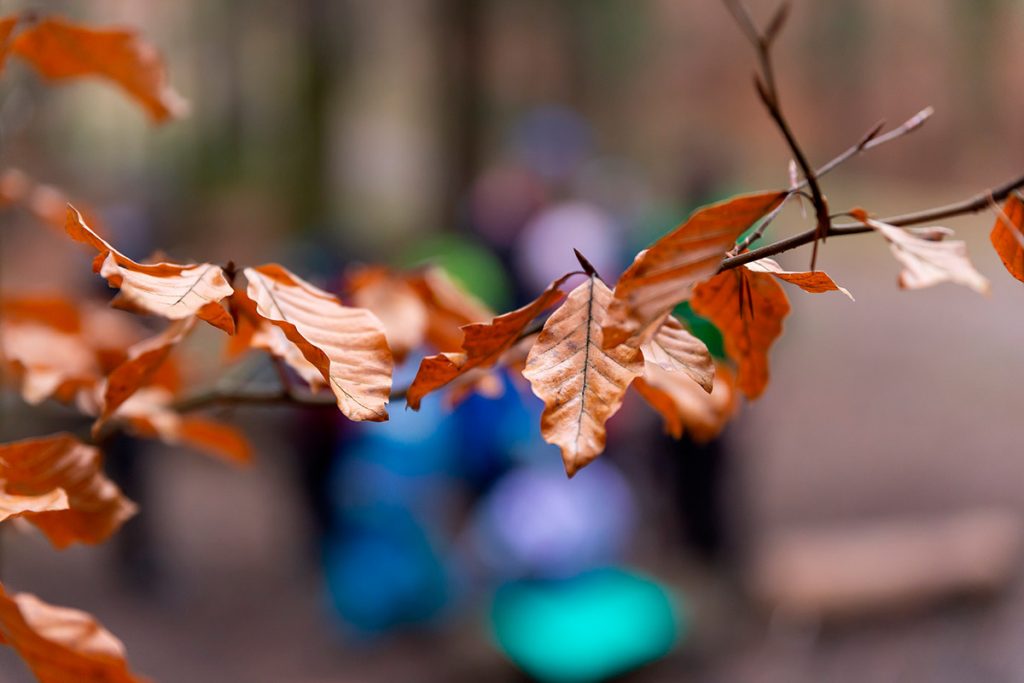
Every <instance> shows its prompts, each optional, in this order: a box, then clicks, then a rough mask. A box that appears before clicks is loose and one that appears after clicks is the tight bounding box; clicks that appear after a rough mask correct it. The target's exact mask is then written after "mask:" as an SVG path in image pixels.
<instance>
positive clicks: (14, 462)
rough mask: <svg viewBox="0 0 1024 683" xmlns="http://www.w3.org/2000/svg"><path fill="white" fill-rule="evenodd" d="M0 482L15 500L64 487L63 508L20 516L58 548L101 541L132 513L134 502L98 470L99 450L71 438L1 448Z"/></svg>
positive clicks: (60, 436)
mask: <svg viewBox="0 0 1024 683" xmlns="http://www.w3.org/2000/svg"><path fill="white" fill-rule="evenodd" d="M0 481H2V482H3V489H4V490H5V491H6V492H7V493H10V494H14V495H19V496H38V495H43V494H46V493H49V492H51V491H53V490H54V489H57V488H61V489H64V491H65V492H66V493H67V500H68V509H67V510H54V511H44V512H32V513H26V514H25V515H24V517H25V518H26V519H28V520H29V521H30V522H32V524H34V525H36V526H37V527H39V529H41V530H42V532H43V533H45V534H46V535H47V537H48V538H49V539H50V542H51V543H53V544H54V545H55V546H57V547H58V548H64V547H66V546H68V545H70V544H71V543H73V542H75V541H78V542H81V543H89V544H94V543H100V542H102V541H104V540H106V539H107V537H108V536H110V535H111V534H112V533H114V531H116V530H117V529H118V528H119V527H120V526H121V524H123V523H124V522H125V521H126V520H127V519H128V518H129V517H131V516H132V515H134V514H135V504H134V503H132V502H131V501H130V500H128V499H127V498H125V497H124V495H123V494H122V493H121V490H120V489H119V488H118V487H117V485H116V484H114V482H112V481H110V480H109V479H107V477H106V476H104V474H103V472H102V471H101V469H100V452H99V450H98V449H96V448H94V447H93V446H87V445H85V444H84V443H82V442H80V441H78V440H77V439H75V438H74V437H73V436H71V435H70V434H56V435H53V436H47V437H42V438H38V439H24V440H22V441H15V442H12V443H7V444H0Z"/></svg>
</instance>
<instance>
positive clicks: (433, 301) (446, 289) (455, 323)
mask: <svg viewBox="0 0 1024 683" xmlns="http://www.w3.org/2000/svg"><path fill="white" fill-rule="evenodd" d="M408 281H409V285H410V286H411V287H412V288H413V289H414V290H416V293H417V294H419V296H420V299H421V300H422V301H423V304H424V305H425V306H426V307H427V328H426V330H425V334H426V339H427V341H428V342H429V343H430V344H431V346H433V347H434V348H435V349H437V350H438V351H442V352H443V351H458V350H459V349H461V348H462V340H463V338H464V337H463V333H462V327H463V326H464V325H469V324H470V323H479V322H483V321H485V320H489V319H491V318H493V317H494V312H493V311H491V310H490V309H489V308H487V306H485V305H484V304H483V303H481V302H480V300H479V299H477V298H476V297H474V296H473V295H472V294H470V293H469V292H467V291H466V290H464V289H463V288H462V287H460V286H459V285H458V284H456V283H455V281H454V280H452V279H451V278H450V277H449V276H448V273H446V272H445V271H444V270H442V269H441V268H437V267H431V268H426V269H424V270H422V271H420V272H418V273H415V274H413V275H411V276H409V278H408Z"/></svg>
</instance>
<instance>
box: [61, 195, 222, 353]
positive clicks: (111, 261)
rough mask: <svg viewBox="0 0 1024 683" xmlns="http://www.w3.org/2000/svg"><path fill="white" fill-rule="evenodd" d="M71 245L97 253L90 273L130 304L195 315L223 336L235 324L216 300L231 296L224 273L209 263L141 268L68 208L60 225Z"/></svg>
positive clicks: (170, 315)
mask: <svg viewBox="0 0 1024 683" xmlns="http://www.w3.org/2000/svg"><path fill="white" fill-rule="evenodd" d="M64 228H65V230H66V231H67V233H68V235H70V236H71V238H72V239H74V240H75V241H77V242H82V243H84V244H88V245H90V246H92V247H93V248H94V249H95V250H96V251H97V252H99V253H98V255H97V257H96V259H95V260H94V261H93V271H95V272H97V273H99V274H100V275H101V276H103V277H104V278H105V279H106V280H107V283H108V284H109V285H110V286H111V287H117V288H119V289H120V290H121V296H122V297H123V298H124V300H125V301H127V302H128V303H129V304H130V305H131V306H133V307H136V308H138V309H140V310H143V311H146V312H148V313H152V314H154V315H159V316H162V317H164V318H167V319H169V320H181V319H182V318H188V317H191V316H193V315H194V316H196V317H197V318H199V319H200V320H205V321H206V322H208V323H210V324H211V325H213V326H214V327H219V328H220V329H222V330H224V331H225V332H227V333H228V334H234V331H235V324H234V322H233V321H232V320H231V316H230V315H229V314H228V312H227V311H226V310H224V307H223V306H221V304H220V301H221V300H222V299H223V298H225V297H227V296H230V295H231V292H232V289H231V285H229V284H228V281H227V279H226V278H225V277H224V271H223V270H221V269H220V267H219V266H215V265H213V264H212V263H199V264H192V265H187V266H183V265H178V264H176V263H153V264H142V263H136V262H135V261H132V260H131V259H130V258H128V257H127V256H125V255H124V254H122V253H121V252H119V251H117V250H116V249H114V247H112V246H111V245H110V244H108V243H107V242H105V241H104V240H102V239H101V238H100V237H99V236H98V235H97V234H96V233H95V232H93V230H92V229H91V228H90V227H89V226H88V225H86V223H85V221H84V220H83V219H82V214H80V213H79V212H78V210H77V209H75V208H74V207H73V206H71V205H70V204H69V205H68V209H67V222H66V223H65V226H64Z"/></svg>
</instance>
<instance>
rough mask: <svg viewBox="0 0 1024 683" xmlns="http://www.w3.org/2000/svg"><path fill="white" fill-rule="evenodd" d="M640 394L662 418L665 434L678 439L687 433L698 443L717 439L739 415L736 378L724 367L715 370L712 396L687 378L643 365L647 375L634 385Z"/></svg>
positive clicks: (647, 364)
mask: <svg viewBox="0 0 1024 683" xmlns="http://www.w3.org/2000/svg"><path fill="white" fill-rule="evenodd" d="M633 387H634V388H635V389H636V391H637V393H639V394H640V396H642V397H643V399H644V400H645V401H647V403H649V404H650V405H651V407H652V408H654V409H655V410H657V411H658V413H659V414H661V417H662V420H663V421H664V423H665V431H666V432H667V433H668V434H671V435H672V436H673V437H675V438H677V439H678V438H680V437H682V435H683V433H684V432H685V433H688V434H689V435H690V438H692V439H693V440H694V441H696V442H698V443H706V442H708V441H710V440H712V439H714V438H715V437H716V436H718V435H719V434H720V433H721V431H722V429H723V428H724V427H725V425H726V424H727V423H728V422H729V419H730V418H731V417H732V415H733V413H734V412H735V411H736V390H735V378H734V377H733V374H732V372H730V371H729V369H728V368H727V367H725V366H724V365H719V366H718V367H717V368H716V372H715V379H714V388H713V389H712V391H711V393H710V394H709V393H708V392H706V391H704V389H703V388H702V387H701V386H699V385H698V384H697V383H695V382H693V381H692V380H691V379H690V378H689V377H687V376H686V375H684V374H682V373H679V372H670V371H667V370H665V369H664V368H663V367H661V366H659V365H656V364H654V363H651V362H650V361H648V362H646V363H644V374H643V376H642V377H638V378H637V379H636V380H634V382H633Z"/></svg>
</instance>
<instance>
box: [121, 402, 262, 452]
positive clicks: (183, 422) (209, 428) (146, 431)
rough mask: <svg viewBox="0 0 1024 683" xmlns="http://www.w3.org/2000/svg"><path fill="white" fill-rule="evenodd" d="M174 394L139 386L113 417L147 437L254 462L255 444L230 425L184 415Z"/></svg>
mask: <svg viewBox="0 0 1024 683" xmlns="http://www.w3.org/2000/svg"><path fill="white" fill-rule="evenodd" d="M173 401H174V395H173V394H171V393H170V392H169V391H167V390H165V389H163V388H160V387H146V388H144V389H139V390H138V391H137V392H135V393H134V394H133V395H132V396H131V398H129V399H128V400H127V401H125V402H124V403H123V404H122V405H121V407H120V408H119V409H118V410H117V412H115V413H114V415H113V416H112V418H111V419H112V420H113V421H115V422H117V423H119V424H121V425H123V426H124V427H125V428H126V429H127V431H129V432H131V433H132V434H134V435H135V436H138V437H142V438H144V439H160V440H161V441H163V442H164V443H167V444H170V445H172V446H187V447H190V448H194V449H195V450H197V451H201V452H203V453H206V454H208V455H212V456H214V457H217V458H220V459H222V460H226V461H227V462H230V463H232V464H234V465H248V464H249V463H250V462H252V446H251V445H250V444H249V441H248V439H246V437H245V435H244V434H242V432H240V431H239V430H238V429H236V428H235V427H232V426H231V425H228V424H224V423H223V422H218V421H216V420H211V419H209V418H205V417H199V416H195V415H181V414H179V413H177V412H176V411H175V410H174V409H173V407H172V404H173Z"/></svg>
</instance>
